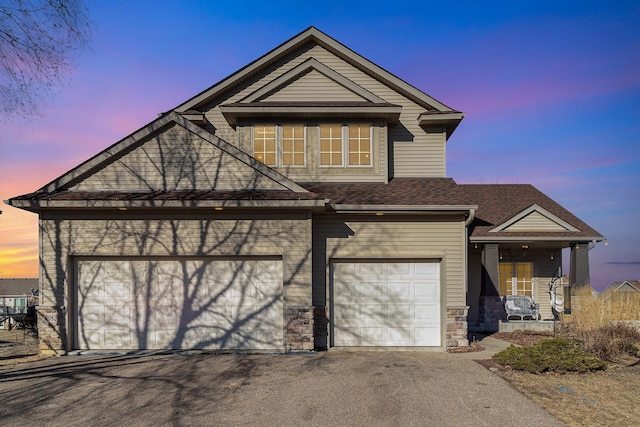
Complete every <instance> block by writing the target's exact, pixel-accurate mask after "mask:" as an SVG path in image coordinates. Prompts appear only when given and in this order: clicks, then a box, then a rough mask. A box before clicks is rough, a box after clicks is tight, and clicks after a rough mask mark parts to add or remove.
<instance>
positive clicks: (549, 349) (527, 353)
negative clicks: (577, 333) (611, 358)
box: [493, 338, 607, 373]
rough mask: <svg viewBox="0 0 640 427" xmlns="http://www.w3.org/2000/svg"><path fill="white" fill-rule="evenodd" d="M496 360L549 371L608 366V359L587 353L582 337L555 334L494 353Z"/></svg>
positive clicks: (538, 371)
mask: <svg viewBox="0 0 640 427" xmlns="http://www.w3.org/2000/svg"><path fill="white" fill-rule="evenodd" d="M493 360H495V361H496V362H497V363H499V364H500V365H503V366H509V367H511V368H512V369H517V370H522V371H527V372H531V373H540V372H547V371H577V372H587V371H594V370H600V369H604V368H606V367H607V364H606V362H604V361H602V360H600V359H598V358H597V357H596V356H593V355H591V354H588V353H585V352H584V351H583V350H582V348H581V346H580V341H579V340H577V339H569V338H552V339H545V340H542V341H540V342H539V343H537V344H534V345H532V346H527V347H515V346H513V345H512V346H510V347H508V348H506V349H504V350H502V351H500V352H499V353H496V354H495V355H494V356H493Z"/></svg>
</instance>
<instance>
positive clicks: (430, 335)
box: [414, 326, 440, 346]
mask: <svg viewBox="0 0 640 427" xmlns="http://www.w3.org/2000/svg"><path fill="white" fill-rule="evenodd" d="M414 333H415V342H416V345H419V346H439V345H440V338H439V337H440V328H439V327H437V326H433V327H430V328H415V329H414Z"/></svg>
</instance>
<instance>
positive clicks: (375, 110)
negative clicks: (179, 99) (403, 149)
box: [220, 105, 402, 127]
mask: <svg viewBox="0 0 640 427" xmlns="http://www.w3.org/2000/svg"><path fill="white" fill-rule="evenodd" d="M401 111H402V107H401V106H398V105H385V106H376V105H371V106H342V107H341V106H335V105H334V106H286V105H283V106H274V105H269V106H266V105H265V106H260V105H251V106H240V105H221V106H220V112H221V113H222V115H223V116H224V118H225V120H227V123H229V125H230V126H232V127H233V126H236V125H237V124H238V119H239V118H241V117H243V118H251V117H260V118H269V117H273V118H284V117H300V116H304V115H312V116H316V117H320V116H323V115H331V116H332V117H333V116H339V117H343V118H344V117H348V116H358V115H363V116H371V117H377V118H380V119H384V120H385V121H386V122H387V123H388V124H390V125H394V124H396V123H397V122H398V119H399V118H400V113H401Z"/></svg>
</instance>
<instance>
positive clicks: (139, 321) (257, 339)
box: [75, 258, 284, 350]
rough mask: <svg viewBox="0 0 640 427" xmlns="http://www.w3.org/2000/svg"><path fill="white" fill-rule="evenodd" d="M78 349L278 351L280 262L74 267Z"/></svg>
mask: <svg viewBox="0 0 640 427" xmlns="http://www.w3.org/2000/svg"><path fill="white" fill-rule="evenodd" d="M76 274H77V275H76V283H77V298H76V301H77V307H76V318H77V325H76V326H77V327H76V337H75V346H76V348H78V349H273V350H282V348H283V343H284V337H283V334H284V332H283V323H284V317H283V299H282V283H283V281H282V260H281V259H255V258H253V259H251V258H247V259H245V258H231V259H213V258H211V259H171V260H167V259H162V258H156V259H153V258H141V259H128V260H118V259H108V260H104V259H86V260H78V261H77V263H76Z"/></svg>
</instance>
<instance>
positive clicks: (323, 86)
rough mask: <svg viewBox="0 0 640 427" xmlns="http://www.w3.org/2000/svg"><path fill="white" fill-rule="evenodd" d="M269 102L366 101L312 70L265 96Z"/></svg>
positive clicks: (265, 99)
mask: <svg viewBox="0 0 640 427" xmlns="http://www.w3.org/2000/svg"><path fill="white" fill-rule="evenodd" d="M261 101H267V102H281V101H288V102H291V101H293V102H301V101H303V102H323V101H332V102H335V101H341V102H344V101H356V102H362V101H366V100H365V99H363V98H362V97H361V96H360V95H357V94H355V93H353V92H352V91H350V90H349V89H347V88H345V87H344V86H342V85H341V84H339V83H337V82H335V81H334V80H331V79H330V78H328V77H327V76H325V75H323V74H322V73H320V72H318V71H315V70H313V71H310V72H309V73H306V74H305V75H303V76H301V77H300V78H299V79H297V80H295V81H293V82H291V83H290V84H289V85H287V86H284V87H282V88H280V89H279V90H278V91H277V92H275V93H273V94H271V95H269V96H267V97H265V98H264V99H262V100H261Z"/></svg>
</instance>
